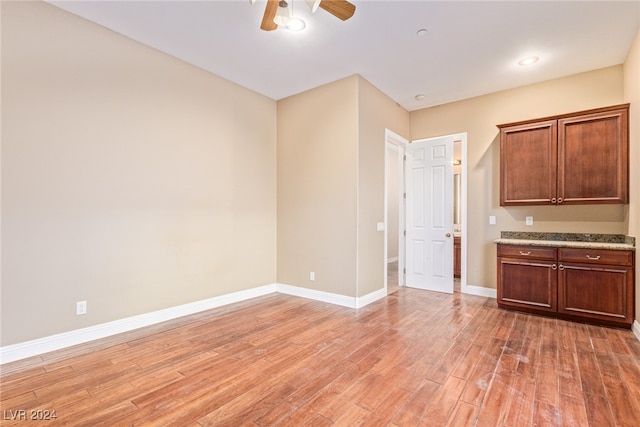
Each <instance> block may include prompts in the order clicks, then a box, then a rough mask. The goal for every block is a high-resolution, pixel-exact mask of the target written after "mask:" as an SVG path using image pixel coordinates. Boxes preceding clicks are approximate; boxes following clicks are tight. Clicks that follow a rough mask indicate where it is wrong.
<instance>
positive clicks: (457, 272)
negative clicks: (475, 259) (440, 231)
mask: <svg viewBox="0 0 640 427" xmlns="http://www.w3.org/2000/svg"><path fill="white" fill-rule="evenodd" d="M461 274H462V240H461V239H460V237H454V238H453V277H460V276H461Z"/></svg>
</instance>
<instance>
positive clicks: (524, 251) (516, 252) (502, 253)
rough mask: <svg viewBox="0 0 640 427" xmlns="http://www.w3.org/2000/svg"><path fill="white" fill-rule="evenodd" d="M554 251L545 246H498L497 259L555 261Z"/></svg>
mask: <svg viewBox="0 0 640 427" xmlns="http://www.w3.org/2000/svg"><path fill="white" fill-rule="evenodd" d="M556 251H557V249H556V248H549V247H546V246H527V245H498V256H499V257H510V258H525V259H548V260H555V259H556Z"/></svg>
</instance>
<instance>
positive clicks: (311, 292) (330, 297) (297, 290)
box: [276, 283, 357, 308]
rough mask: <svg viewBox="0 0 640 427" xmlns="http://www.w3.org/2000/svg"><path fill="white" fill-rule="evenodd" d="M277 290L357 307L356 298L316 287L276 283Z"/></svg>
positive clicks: (282, 292) (343, 305)
mask: <svg viewBox="0 0 640 427" xmlns="http://www.w3.org/2000/svg"><path fill="white" fill-rule="evenodd" d="M276 291H277V292H280V293H281V294H287V295H293V296H296V297H301V298H307V299H312V300H315V301H322V302H328V303H330V304H335V305H340V306H342V307H349V308H356V302H357V301H356V298H355V297H348V296H345V295H339V294H333V293H330V292H324V291H317V290H315V289H308V288H301V287H299V286H293V285H285V284H282V283H278V284H276Z"/></svg>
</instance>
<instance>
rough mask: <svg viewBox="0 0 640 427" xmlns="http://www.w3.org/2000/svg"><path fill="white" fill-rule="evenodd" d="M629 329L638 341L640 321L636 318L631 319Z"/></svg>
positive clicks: (639, 339)
mask: <svg viewBox="0 0 640 427" xmlns="http://www.w3.org/2000/svg"><path fill="white" fill-rule="evenodd" d="M631 330H632V331H633V333H634V335H635V336H636V338H638V341H640V322H638V319H636V320H634V321H633V325H631Z"/></svg>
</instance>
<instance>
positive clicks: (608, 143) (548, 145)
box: [498, 104, 629, 206]
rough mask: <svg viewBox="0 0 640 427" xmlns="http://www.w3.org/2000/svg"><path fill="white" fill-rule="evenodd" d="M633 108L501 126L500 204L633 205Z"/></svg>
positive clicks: (609, 109)
mask: <svg viewBox="0 0 640 427" xmlns="http://www.w3.org/2000/svg"><path fill="white" fill-rule="evenodd" d="M628 111H629V105H628V104H624V105H617V106H613V107H607V108H601V109H597V110H589V111H583V112H579V113H572V114H567V115H561V116H554V117H547V118H544V119H536V120H528V121H523V122H518V123H509V124H504V125H499V126H498V127H499V128H500V205H501V206H510V205H554V204H555V205H559V204H595V203H598V204H603V203H628V188H629V179H628V171H629V160H628V150H629V148H628V147H629V141H628Z"/></svg>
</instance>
